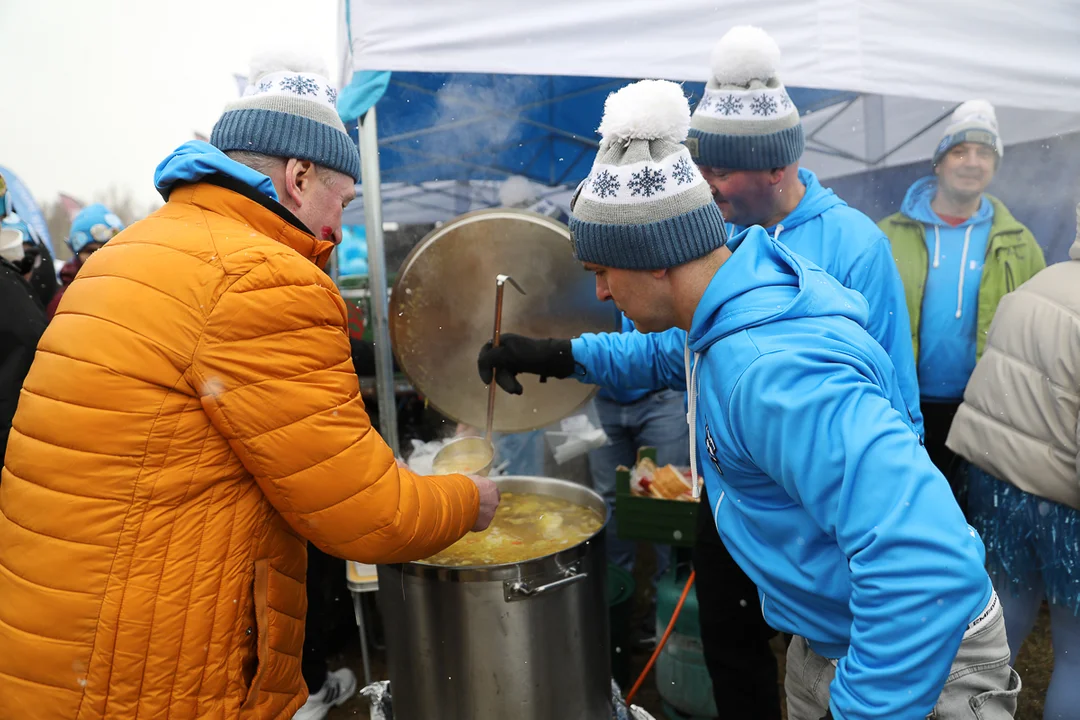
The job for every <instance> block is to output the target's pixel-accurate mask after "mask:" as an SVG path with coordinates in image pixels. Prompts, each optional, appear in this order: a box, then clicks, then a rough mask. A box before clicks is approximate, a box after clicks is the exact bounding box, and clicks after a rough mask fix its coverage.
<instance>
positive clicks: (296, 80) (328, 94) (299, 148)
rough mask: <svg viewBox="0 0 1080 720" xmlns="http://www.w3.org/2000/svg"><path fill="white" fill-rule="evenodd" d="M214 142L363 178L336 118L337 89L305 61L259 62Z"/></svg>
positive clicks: (216, 127) (318, 68) (228, 110)
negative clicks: (293, 159)
mask: <svg viewBox="0 0 1080 720" xmlns="http://www.w3.org/2000/svg"><path fill="white" fill-rule="evenodd" d="M210 143H211V144H213V145H214V146H215V147H217V148H218V149H219V150H222V151H224V152H227V151H229V150H244V151H248V152H256V153H261V154H263V155H270V156H271V157H280V158H297V159H299V160H310V161H311V162H313V163H315V164H316V165H321V166H322V167H326V168H330V169H331V170H337V171H338V172H340V173H344V174H346V175H348V176H349V177H351V178H352V179H353V180H354V181H357V182H359V180H360V153H359V151H358V150H357V147H356V144H355V143H354V142H353V141H352V139H351V138H350V137H349V135H348V133H346V132H345V125H344V124H342V122H341V118H339V117H338V114H337V90H336V89H335V88H334V87H333V86H332V85H331V84H330V81H329V80H327V79H326V72H325V70H323V69H322V67H321V64H320V63H319V62H318V61H312V60H310V59H306V58H291V57H280V56H264V57H261V58H256V60H255V61H253V63H252V68H251V73H250V74H249V75H248V86H247V88H246V89H245V90H244V95H243V97H241V98H240V99H239V100H237V101H235V102H232V103H229V104H228V105H226V106H225V112H224V113H223V114H222V116H221V117H220V118H219V119H218V121H217V123H215V124H214V129H213V131H212V132H211V134H210Z"/></svg>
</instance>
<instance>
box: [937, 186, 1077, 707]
mask: <svg viewBox="0 0 1080 720" xmlns="http://www.w3.org/2000/svg"><path fill="white" fill-rule="evenodd" d="M1076 219H1077V236H1076V242H1075V243H1074V244H1073V246H1072V249H1071V250H1070V252H1069V257H1070V258H1071V260H1070V261H1068V262H1063V263H1058V264H1056V265H1053V266H1051V267H1049V268H1047V269H1045V270H1043V271H1041V272H1039V273H1038V274H1037V275H1035V277H1033V278H1032V279H1030V280H1028V281H1027V282H1026V283H1024V284H1023V285H1021V286H1020V287H1019V288H1018V289H1017V290H1016V291H1014V292H1011V293H1009V294H1008V295H1006V296H1005V297H1003V298H1002V299H1001V302H1000V303H999V304H998V308H997V313H996V314H995V316H994V321H993V323H991V325H990V332H989V333H988V334H987V336H986V347H985V352H984V353H983V355H982V359H980V360H979V362H978V364H976V365H975V371H974V372H973V373H972V375H971V379H970V380H969V381H968V384H967V389H966V390H965V391H964V402H963V403H962V404H961V405H960V408H959V409H958V410H957V412H956V419H954V420H953V423H952V429H951V430H950V431H949V437H948V441H947V445H948V447H949V449H950V450H952V451H953V452H955V453H956V454H957V455H959V456H960V457H961V458H963V459H965V460H967V461H968V463H967V464H965V469H966V471H967V472H966V474H967V479H968V509H969V512H970V516H971V523H972V525H974V526H975V528H976V529H977V530H978V531H979V534H981V535H982V537H983V540H984V541H985V542H986V556H987V564H988V566H989V568H990V575H991V577H992V578H993V579H994V586H995V587H996V588H997V591H998V593H999V594H1000V595H1001V602H1002V605H1003V606H1004V609H1005V628H1006V630H1007V631H1008V635H1009V649H1010V650H1011V652H1012V659H1011V662H1013V663H1015V662H1016V656H1017V654H1018V653H1019V652H1020V647H1021V646H1022V645H1023V644H1024V638H1026V637H1027V635H1028V633H1030V632H1031V628H1032V627H1033V626H1034V624H1035V618H1036V617H1037V616H1038V614H1039V609H1040V607H1041V606H1042V604H1043V601H1044V600H1045V601H1048V602H1049V604H1050V630H1051V634H1052V637H1053V644H1054V672H1053V675H1052V677H1051V679H1050V687H1049V689H1048V691H1047V693H1046V704H1045V706H1044V710H1043V718H1045V719H1046V720H1058V719H1059V718H1060V719H1062V720H1064V719H1066V718H1075V717H1076V716H1077V712H1078V708H1080V685H1077V682H1076V680H1077V678H1080V564H1078V563H1080V482H1078V478H1080V474H1078V469H1080V468H1078V465H1077V456H1078V448H1077V438H1078V436H1077V428H1078V424H1077V415H1078V414H1080V205H1078V206H1077V208H1076Z"/></svg>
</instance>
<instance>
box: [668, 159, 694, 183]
mask: <svg viewBox="0 0 1080 720" xmlns="http://www.w3.org/2000/svg"><path fill="white" fill-rule="evenodd" d="M671 177H672V178H674V180H675V182H676V183H678V184H679V185H686V184H688V183H692V182H693V181H694V169H693V168H692V167H690V161H689V160H687V159H686V156H683V157H681V158H679V161H678V162H677V163H675V164H674V165H672V166H671Z"/></svg>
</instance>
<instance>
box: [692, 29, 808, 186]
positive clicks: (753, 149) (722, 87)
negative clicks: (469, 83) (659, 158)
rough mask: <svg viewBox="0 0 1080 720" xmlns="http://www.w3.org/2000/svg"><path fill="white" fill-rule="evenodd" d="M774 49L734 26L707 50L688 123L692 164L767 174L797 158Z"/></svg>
mask: <svg viewBox="0 0 1080 720" xmlns="http://www.w3.org/2000/svg"><path fill="white" fill-rule="evenodd" d="M779 64H780V48H779V47H777V45H776V42H775V41H774V40H773V39H772V38H771V37H769V35H768V33H766V32H765V31H764V30H762V29H761V28H756V27H751V26H749V25H740V26H738V27H733V28H731V30H728V32H727V33H726V34H725V35H724V37H722V38H720V41H719V42H718V43H717V44H716V47H715V48H713V54H712V77H710V78H709V81H708V82H707V83H706V84H705V94H704V95H703V96H702V98H701V102H699V103H698V105H697V107H696V108H695V109H694V115H693V118H692V119H691V120H690V139H689V140H687V145H688V146H689V148H690V154H691V155H692V156H693V158H694V162H696V163H697V164H699V165H703V166H705V167H718V168H727V169H730V170H771V169H773V168H779V167H787V166H788V165H791V164H792V163H794V162H797V161H798V159H799V158H800V157H802V153H803V148H804V147H805V146H806V139H805V137H804V136H803V128H802V122H801V121H800V120H799V110H798V108H796V107H795V103H793V102H792V101H791V98H790V97H788V94H787V90H786V89H785V88H784V85H783V84H782V83H781V82H780V79H779V78H778V77H777V75H776V68H777V66H778V65H779Z"/></svg>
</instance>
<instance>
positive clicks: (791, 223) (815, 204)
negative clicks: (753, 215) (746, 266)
mask: <svg viewBox="0 0 1080 720" xmlns="http://www.w3.org/2000/svg"><path fill="white" fill-rule="evenodd" d="M799 180H801V181H802V184H803V185H805V186H806V193H805V194H804V195H803V199H802V200H800V201H799V204H798V205H796V206H795V209H794V210H792V211H791V213H790V214H789V215H788V216H787V217H786V218H784V219H783V220H781V221H780V222H779V223H778V224H777V225H773V226H772V227H770V228H768V230H769V233H770V234H772V233H774V232H775V229H776V228H777V227H781V228H783V230H782V231H783V232H786V231H788V230H794V229H795V228H797V227H799V226H800V225H802V224H803V223H805V222H807V221H809V220H813V219H814V218H816V217H818V216H819V215H821V214H823V213H824V212H825V211H826V210H829V209H830V208H834V207H836V206H837V205H843V206H846V205H847V203H846V202H844V201H843V200H841V199H840V198H839V197H838V196H837V194H836V193H834V192H833V191H832V190H830V189H829V188H827V187H825V186H824V185H822V184H821V183H820V182H819V181H818V179H817V175H815V174H814V173H812V172H811V171H809V170H807V169H805V168H799ZM747 227H752V226H746V225H734V224H732V226H731V230H732V232H731V234H732V235H734V234H736V233H740V232H742V231H743V230H746V229H747Z"/></svg>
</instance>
